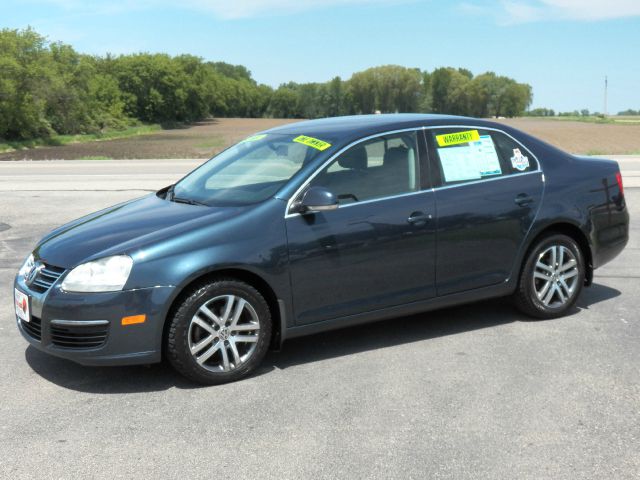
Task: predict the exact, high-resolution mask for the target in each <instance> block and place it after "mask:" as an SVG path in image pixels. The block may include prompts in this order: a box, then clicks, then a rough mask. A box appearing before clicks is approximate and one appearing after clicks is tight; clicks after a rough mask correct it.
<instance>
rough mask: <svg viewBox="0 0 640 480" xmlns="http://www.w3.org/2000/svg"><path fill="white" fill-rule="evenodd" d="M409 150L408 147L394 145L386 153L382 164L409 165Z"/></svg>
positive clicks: (391, 165) (393, 165)
mask: <svg viewBox="0 0 640 480" xmlns="http://www.w3.org/2000/svg"><path fill="white" fill-rule="evenodd" d="M408 159H409V150H408V149H407V148H406V147H392V148H390V149H389V150H387V151H386V152H385V153H384V158H383V159H382V165H383V166H385V167H395V166H397V165H398V164H399V163H400V164H404V165H405V166H406V165H408V163H407V161H408Z"/></svg>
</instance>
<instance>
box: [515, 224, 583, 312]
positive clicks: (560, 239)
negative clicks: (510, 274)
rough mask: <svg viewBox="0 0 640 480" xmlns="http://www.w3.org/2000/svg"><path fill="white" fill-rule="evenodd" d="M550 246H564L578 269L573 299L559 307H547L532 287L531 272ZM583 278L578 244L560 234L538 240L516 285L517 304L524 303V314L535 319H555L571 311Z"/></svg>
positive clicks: (580, 252)
mask: <svg viewBox="0 0 640 480" xmlns="http://www.w3.org/2000/svg"><path fill="white" fill-rule="evenodd" d="M552 245H559V246H564V247H566V248H568V249H569V250H571V252H572V253H573V255H574V256H575V257H576V260H577V264H578V265H577V267H578V280H577V283H576V290H575V292H574V294H573V297H572V298H571V300H570V301H568V302H567V303H565V304H564V305H562V306H560V307H547V306H546V305H544V303H542V302H541V301H540V300H539V299H538V296H537V294H536V291H535V288H534V285H533V281H532V278H533V272H534V269H535V264H536V262H537V260H538V257H539V255H540V253H542V252H543V251H544V250H546V249H547V248H549V247H550V246H552ZM584 278H585V262H584V255H583V254H582V251H581V249H580V247H579V246H578V244H577V243H576V242H575V241H574V240H573V239H572V238H571V237H568V236H566V235H562V234H552V235H549V236H546V237H544V238H542V239H540V240H539V241H538V242H537V243H536V244H535V245H534V247H533V248H532V249H531V250H530V252H529V255H528V256H527V261H526V263H525V266H524V268H523V270H522V274H521V276H520V281H519V285H518V292H516V294H517V296H518V298H517V300H518V301H519V302H523V301H524V303H526V305H522V306H523V307H525V308H523V310H524V311H525V313H528V314H530V315H533V316H535V317H537V318H556V317H559V316H562V315H564V314H565V313H566V312H567V311H568V310H569V309H571V308H572V307H573V306H574V305H575V303H576V301H577V300H578V297H579V296H580V292H581V291H582V286H583V285H584Z"/></svg>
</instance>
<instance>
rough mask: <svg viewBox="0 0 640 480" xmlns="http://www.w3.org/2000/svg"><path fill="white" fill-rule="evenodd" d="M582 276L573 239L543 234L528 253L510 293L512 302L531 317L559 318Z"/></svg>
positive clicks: (572, 302) (580, 259)
mask: <svg viewBox="0 0 640 480" xmlns="http://www.w3.org/2000/svg"><path fill="white" fill-rule="evenodd" d="M584 276H585V265H584V256H583V255H582V251H581V250H580V247H579V246H578V245H577V243H576V242H575V240H573V239H572V238H571V237H568V236H566V235H562V234H552V235H549V236H546V237H544V238H542V239H540V240H539V241H538V242H537V243H536V244H535V245H534V247H533V248H532V249H531V250H530V252H529V256H528V257H527V260H526V262H525V264H524V268H523V269H522V272H521V273H520V279H519V282H518V288H517V290H516V292H515V293H514V295H513V298H514V301H515V304H516V306H517V307H518V308H519V309H520V310H521V311H522V312H524V313H526V314H527V315H530V316H532V317H535V318H542V319H547V318H556V317H560V316H562V315H564V314H565V313H566V312H567V311H568V310H569V309H570V308H571V307H573V306H574V305H575V303H576V301H577V299H578V296H579V295H580V291H581V290H582V286H583V284H584Z"/></svg>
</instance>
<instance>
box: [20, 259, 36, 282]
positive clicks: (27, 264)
mask: <svg viewBox="0 0 640 480" xmlns="http://www.w3.org/2000/svg"><path fill="white" fill-rule="evenodd" d="M34 263H35V259H34V258H33V253H32V254H31V255H29V256H28V257H27V259H26V260H25V261H24V263H23V264H22V266H21V267H20V270H18V276H19V277H21V278H24V277H25V275H26V274H27V273H29V271H31V269H32V268H33V265H34Z"/></svg>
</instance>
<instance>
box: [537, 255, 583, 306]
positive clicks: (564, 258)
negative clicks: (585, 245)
mask: <svg viewBox="0 0 640 480" xmlns="http://www.w3.org/2000/svg"><path fill="white" fill-rule="evenodd" d="M578 279H579V270H578V261H577V259H576V256H575V255H574V253H573V252H572V251H571V250H570V249H569V248H567V247H565V246H564V245H552V246H550V247H548V248H546V249H545V250H543V251H542V253H540V255H539V256H538V259H537V261H536V263H535V267H534V269H533V288H534V290H535V292H536V296H537V297H538V300H539V301H541V302H542V303H543V304H544V306H546V307H551V308H558V307H562V306H563V305H565V304H566V303H567V302H569V301H571V299H572V298H573V296H574V295H575V293H576V290H577V289H576V286H577V282H578Z"/></svg>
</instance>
